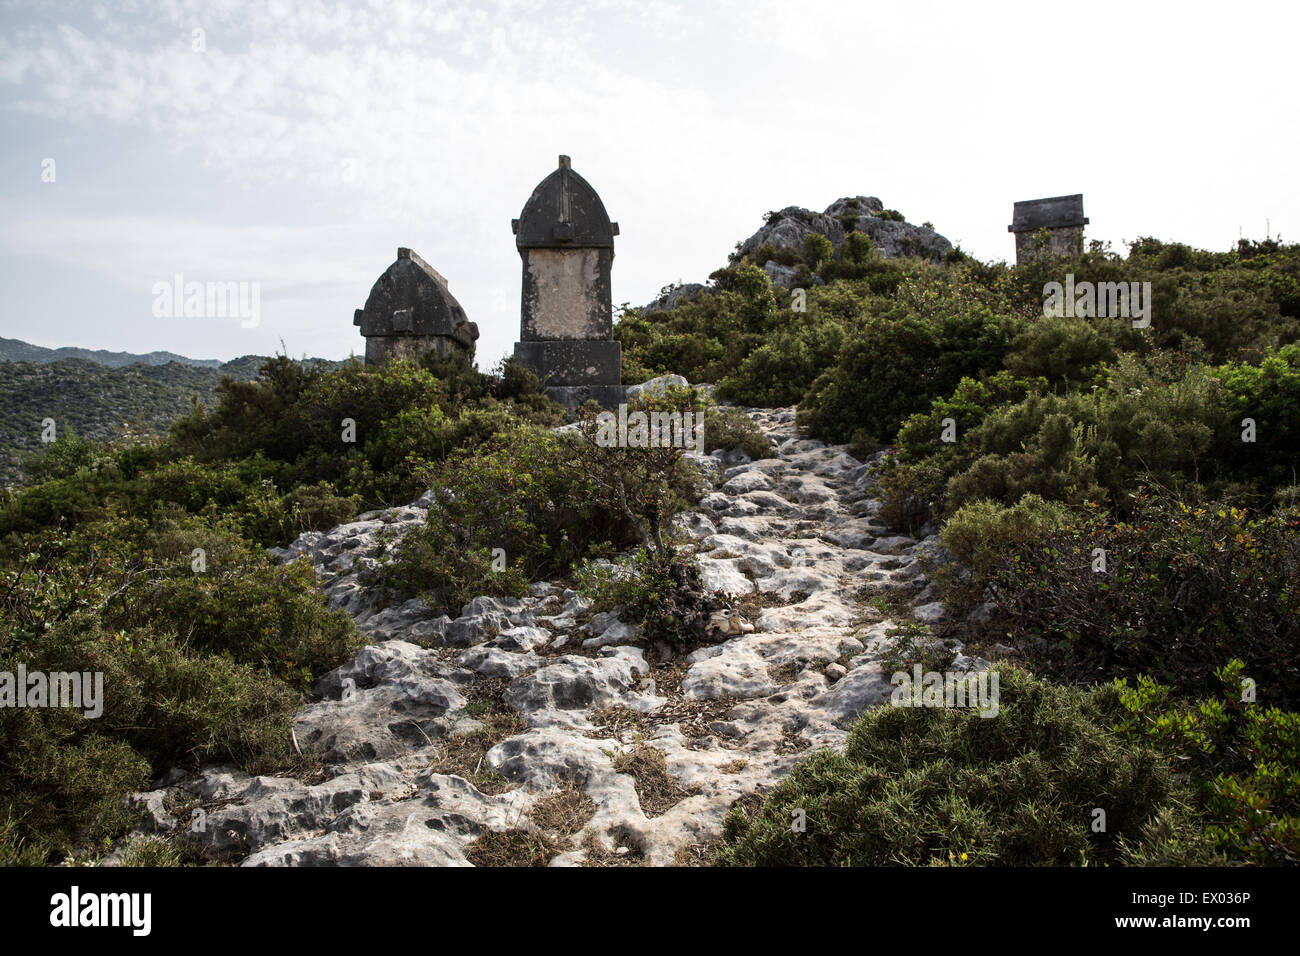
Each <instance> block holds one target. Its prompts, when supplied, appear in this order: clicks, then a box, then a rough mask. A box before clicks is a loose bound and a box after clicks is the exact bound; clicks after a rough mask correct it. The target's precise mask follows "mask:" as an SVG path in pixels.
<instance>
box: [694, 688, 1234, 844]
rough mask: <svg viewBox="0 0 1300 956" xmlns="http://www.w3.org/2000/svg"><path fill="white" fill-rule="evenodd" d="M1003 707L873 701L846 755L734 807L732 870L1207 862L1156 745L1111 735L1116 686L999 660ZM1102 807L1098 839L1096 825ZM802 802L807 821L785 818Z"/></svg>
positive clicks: (832, 755) (729, 839) (810, 762)
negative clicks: (757, 800)
mask: <svg viewBox="0 0 1300 956" xmlns="http://www.w3.org/2000/svg"><path fill="white" fill-rule="evenodd" d="M999 677H1000V680H999V698H1000V701H999V713H998V716H997V717H996V718H992V719H988V718H984V717H981V716H980V715H979V711H977V710H974V709H965V708H960V709H958V708H911V707H895V706H891V705H888V704H885V705H881V706H878V707H875V708H872V709H871V710H869V711H867V712H866V713H865V714H863V716H862V717H861V718H859V720H858V721H857V723H855V724H854V726H853V729H852V731H851V732H850V734H849V737H848V740H847V742H846V744H845V748H844V752H843V753H842V754H840V753H836V752H835V751H830V750H824V751H817V752H816V753H814V754H813V755H811V756H810V757H807V758H805V759H804V760H803V761H802V762H801V763H800V764H799V765H798V766H797V767H796V768H795V769H794V771H792V772H791V774H790V775H789V776H788V777H787V778H786V779H785V780H783V781H782V782H781V783H780V784H778V785H777V786H776V787H775V788H774V789H773V790H772V791H771V793H770V794H769V795H768V796H767V798H766V799H765V800H764V802H763V803H762V805H761V807H759V808H758V809H757V810H756V811H754V812H753V813H752V814H748V813H746V812H745V811H744V810H742V809H737V810H733V811H732V813H731V815H730V816H729V817H728V818H727V821H726V832H725V840H724V845H723V847H722V849H721V851H720V853H719V855H718V862H719V863H721V864H722V865H730V866H848V865H853V866H881V865H900V864H901V865H920V866H925V865H958V866H963V865H973V866H981V865H984V866H988V865H1011V866H1026V865H1030V866H1032V865H1056V866H1060V865H1079V864H1094V865H1095V864H1105V863H1126V862H1136V863H1143V862H1148V861H1149V860H1152V859H1159V860H1160V861H1161V862H1164V863H1171V862H1177V863H1184V864H1186V863H1194V862H1208V861H1210V860H1212V859H1213V854H1212V852H1211V851H1210V848H1209V847H1208V845H1207V842H1206V841H1205V840H1204V839H1203V838H1202V837H1200V835H1199V833H1198V832H1197V829H1196V827H1195V826H1193V825H1192V824H1191V822H1190V821H1189V814H1188V811H1187V809H1186V807H1185V805H1184V795H1183V794H1182V793H1181V792H1180V791H1179V790H1178V788H1177V786H1176V785H1175V784H1174V783H1173V781H1172V778H1171V775H1170V773H1169V771H1168V770H1167V769H1166V768H1165V766H1164V765H1163V762H1162V761H1161V760H1160V759H1159V757H1158V756H1157V754H1156V753H1155V751H1154V750H1152V749H1151V748H1150V747H1149V746H1147V745H1146V744H1144V743H1141V742H1135V741H1132V740H1127V739H1125V738H1123V737H1122V736H1120V735H1119V734H1118V733H1116V732H1115V731H1113V730H1112V729H1111V725H1112V724H1113V723H1114V722H1116V721H1117V720H1118V719H1120V714H1121V712H1122V708H1121V706H1120V704H1119V700H1118V693H1117V691H1116V689H1115V688H1113V687H1106V688H1101V689H1098V690H1095V691H1091V692H1088V691H1079V690H1075V689H1072V688H1068V687H1061V686H1057V685H1054V684H1051V683H1049V682H1047V681H1044V680H1040V679H1037V678H1035V677H1033V676H1031V675H1030V674H1028V673H1027V672H1025V671H1022V670H1019V669H1016V668H1013V667H1002V668H1001V669H1000V673H999ZM1097 807H1100V808H1102V809H1104V810H1105V811H1106V829H1105V832H1101V833H1094V832H1093V831H1092V828H1091V826H1090V823H1091V822H1092V819H1093V816H1092V812H1093V809H1094V808H1097ZM795 811H802V814H803V815H804V817H805V819H806V830H805V831H804V832H800V831H799V830H798V829H797V828H795V827H793V826H792V825H791V824H792V820H793V818H794V814H795Z"/></svg>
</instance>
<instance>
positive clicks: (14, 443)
mask: <svg viewBox="0 0 1300 956" xmlns="http://www.w3.org/2000/svg"><path fill="white" fill-rule="evenodd" d="M0 344H3V346H4V349H5V351H6V353H7V354H10V355H12V354H15V353H21V352H22V351H23V348H19V347H25V348H26V349H38V347H37V346H31V345H27V343H25V342H19V341H17V340H16V339H3V340H0ZM40 351H42V352H45V353H48V354H50V355H53V354H55V353H56V352H59V353H62V352H68V353H80V354H81V355H84V356H92V355H93V356H95V358H94V359H90V358H88V357H65V358H57V359H51V358H36V359H31V360H22V361H13V360H10V361H3V362H0V485H7V484H12V483H14V482H16V481H17V480H18V479H19V477H20V475H21V470H22V469H21V462H22V459H23V456H24V455H27V454H30V453H31V452H34V451H37V450H39V449H40V447H41V432H42V426H41V423H42V422H43V421H44V420H45V419H47V418H52V419H54V422H55V427H56V433H57V435H63V434H65V433H66V432H67V431H68V430H69V429H71V430H72V431H75V432H76V433H77V434H79V435H81V436H82V437H84V438H94V439H108V438H113V437H115V436H117V435H121V434H123V433H124V432H127V431H129V432H132V433H135V434H150V433H161V432H164V431H166V429H167V427H168V426H169V425H170V424H171V423H172V422H173V421H175V420H176V419H177V418H179V417H180V416H181V415H184V414H185V413H186V412H187V411H188V410H189V409H190V406H191V403H192V402H193V400H194V399H195V398H196V397H197V398H198V400H199V401H200V402H202V403H203V404H204V405H206V406H210V405H211V404H212V402H213V397H214V395H215V392H216V388H217V384H218V383H219V382H220V381H221V379H222V377H223V376H228V377H230V378H234V379H237V380H239V381H249V380H252V379H254V378H256V377H257V370H258V368H259V367H260V366H261V365H262V363H263V362H265V361H266V357H265V356H260V355H245V356H242V357H241V358H237V359H233V360H231V361H229V362H226V363H224V364H223V363H219V362H217V363H214V364H211V365H209V364H208V363H207V360H204V361H202V362H200V361H197V360H194V359H186V358H183V357H181V356H178V357H177V358H178V361H166V362H163V363H159V362H154V361H151V359H152V358H154V357H157V356H164V355H170V354H171V353H170V352H152V353H150V354H149V355H147V356H135V355H130V354H129V353H126V352H90V351H89V350H87V349H57V350H49V349H44V350H40ZM102 357H107V360H105V361H101V358H102ZM116 357H128V358H132V359H138V360H143V361H139V362H136V363H133V364H126V365H122V366H115V365H114V364H113V362H112V361H111V360H112V359H115V358H116ZM309 361H310V362H311V363H316V364H319V365H320V366H322V367H327V368H333V367H336V366H337V365H338V364H340V363H337V362H331V361H329V360H326V359H311V360H309Z"/></svg>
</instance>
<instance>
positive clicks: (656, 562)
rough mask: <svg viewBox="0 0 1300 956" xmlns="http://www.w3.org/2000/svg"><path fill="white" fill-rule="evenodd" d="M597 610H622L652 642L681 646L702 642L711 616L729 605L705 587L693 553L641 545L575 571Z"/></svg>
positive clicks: (623, 617) (625, 618)
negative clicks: (612, 558) (615, 557)
mask: <svg viewBox="0 0 1300 956" xmlns="http://www.w3.org/2000/svg"><path fill="white" fill-rule="evenodd" d="M575 579H576V582H577V588H578V591H579V592H580V593H582V594H584V595H586V596H587V597H588V598H590V599H591V601H592V610H593V611H612V610H614V609H615V608H617V609H618V610H619V619H620V620H622V621H625V622H627V623H628V624H635V625H637V626H638V627H640V628H641V638H642V639H643V640H645V641H648V642H654V641H667V642H668V643H670V644H672V645H674V646H676V647H679V648H680V647H686V646H689V645H691V644H695V643H699V642H700V641H701V640H702V639H703V638H704V637H705V636H706V634H707V625H708V620H709V616H710V615H711V614H712V613H713V612H714V611H717V610H719V609H720V608H722V607H723V606H724V604H723V602H722V601H720V600H719V599H717V598H715V597H714V596H713V595H712V594H710V593H709V592H708V591H706V590H705V589H704V587H703V585H702V583H701V581H700V572H699V565H698V563H697V562H696V561H695V559H694V558H693V557H688V556H685V555H683V554H681V553H678V552H677V551H676V550H675V549H668V550H665V551H664V552H662V553H658V552H654V551H650V550H648V549H646V548H639V549H637V550H636V551H634V552H632V554H631V555H628V556H625V557H621V558H619V559H618V560H617V561H616V562H614V563H613V564H609V563H603V564H586V565H584V566H583V567H581V568H580V569H579V570H578V572H577V574H576V575H575Z"/></svg>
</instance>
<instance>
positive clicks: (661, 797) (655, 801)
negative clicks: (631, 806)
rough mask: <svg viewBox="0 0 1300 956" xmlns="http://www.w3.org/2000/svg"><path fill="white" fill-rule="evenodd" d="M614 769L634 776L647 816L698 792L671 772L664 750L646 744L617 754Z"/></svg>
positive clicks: (633, 779)
mask: <svg viewBox="0 0 1300 956" xmlns="http://www.w3.org/2000/svg"><path fill="white" fill-rule="evenodd" d="M614 769H615V770H617V771H618V772H619V773H625V774H627V775H628V776H630V777H631V778H632V781H633V785H634V786H635V787H636V794H637V797H638V798H639V799H640V801H641V810H642V812H643V813H645V815H646V816H647V817H657V816H661V815H662V814H664V813H666V812H668V810H669V809H671V808H672V807H675V806H676V805H677V804H679V803H681V801H682V800H684V799H685V798H687V797H689V796H690V795H691V794H692V793H696V792H698V791H695V790H687V789H685V788H684V787H682V786H681V784H679V783H678V782H677V778H676V777H674V776H673V775H672V774H671V773H669V772H668V759H667V758H666V757H665V756H664V754H663V751H662V750H659V749H657V748H655V747H650V746H647V745H645V744H642V745H641V746H639V747H636V748H634V749H632V750H625V751H623V752H622V753H620V754H617V755H615V757H614Z"/></svg>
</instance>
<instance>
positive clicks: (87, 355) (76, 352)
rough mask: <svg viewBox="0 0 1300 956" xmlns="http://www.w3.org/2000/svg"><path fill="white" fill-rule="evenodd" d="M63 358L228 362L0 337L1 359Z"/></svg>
mask: <svg viewBox="0 0 1300 956" xmlns="http://www.w3.org/2000/svg"><path fill="white" fill-rule="evenodd" d="M62 359H85V360H86V361H88V362H95V363H96V364H98V365H107V366H108V367H109V368H122V367H123V366H125V365H166V364H167V363H168V362H178V363H180V364H181V365H192V366H194V367H195V368H220V367H221V366H222V365H223V364H225V363H223V362H222V361H221V360H220V359H192V358H186V357H185V356H184V355H177V354H176V353H175V352H148V353H146V354H144V355H137V354H136V353H134V352H109V351H106V350H105V349H76V348H68V347H64V348H61V349H47V348H45V347H44V346H41V345H32V344H31V343H30V342H23V341H21V340H20V339H6V338H2V337H0V362H39V363H41V364H42V365H44V364H45V363H47V362H58V361H60V360H62ZM236 361H238V359H236Z"/></svg>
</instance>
